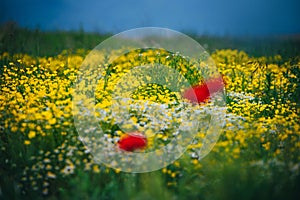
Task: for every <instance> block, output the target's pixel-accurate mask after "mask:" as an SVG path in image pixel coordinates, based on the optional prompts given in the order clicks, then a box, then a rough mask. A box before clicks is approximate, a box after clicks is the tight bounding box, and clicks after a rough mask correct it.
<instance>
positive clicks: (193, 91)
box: [183, 77, 224, 103]
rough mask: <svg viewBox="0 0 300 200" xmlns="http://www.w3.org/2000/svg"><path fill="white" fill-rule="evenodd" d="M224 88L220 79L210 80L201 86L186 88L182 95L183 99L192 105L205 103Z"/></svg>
mask: <svg viewBox="0 0 300 200" xmlns="http://www.w3.org/2000/svg"><path fill="white" fill-rule="evenodd" d="M223 88H224V82H223V78H222V77H218V78H214V79H210V80H208V81H206V82H204V83H202V84H201V85H195V86H193V87H191V88H188V89H187V90H186V91H185V92H184V93H183V97H184V98H186V99H188V100H189V101H191V102H192V103H203V102H206V101H207V100H208V99H209V97H210V95H211V94H213V93H216V92H219V91H222V90H223Z"/></svg>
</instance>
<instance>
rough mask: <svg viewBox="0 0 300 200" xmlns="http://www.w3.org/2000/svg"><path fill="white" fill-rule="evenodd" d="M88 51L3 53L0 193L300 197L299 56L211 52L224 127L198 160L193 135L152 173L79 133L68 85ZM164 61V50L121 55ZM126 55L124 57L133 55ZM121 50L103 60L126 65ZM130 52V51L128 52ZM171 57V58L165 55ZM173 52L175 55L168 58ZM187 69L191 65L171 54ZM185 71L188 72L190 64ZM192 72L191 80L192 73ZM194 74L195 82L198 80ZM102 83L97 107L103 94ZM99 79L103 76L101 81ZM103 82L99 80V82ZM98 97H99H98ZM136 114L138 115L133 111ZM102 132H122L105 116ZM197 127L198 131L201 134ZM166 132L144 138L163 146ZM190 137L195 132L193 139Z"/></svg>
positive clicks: (166, 97)
mask: <svg viewBox="0 0 300 200" xmlns="http://www.w3.org/2000/svg"><path fill="white" fill-rule="evenodd" d="M88 52H89V51H87V50H84V49H78V50H76V51H75V52H72V53H70V52H69V51H63V52H62V53H60V54H58V55H56V56H46V57H38V56H30V55H27V54H14V55H11V54H8V53H5V52H4V53H2V54H1V55H0V102H1V104H0V119H1V120H0V136H1V140H0V148H1V149H0V198H4V199H12V198H17V199H23V198H48V199H56V198H60V199H121V198H122V199H254V198H256V199H297V196H298V197H299V196H300V192H299V190H298V189H299V187H300V125H299V121H300V115H299V111H300V107H299V103H300V102H299V98H300V97H299V95H300V85H299V83H300V59H299V58H295V57H294V58H288V59H283V58H282V57H281V56H280V55H276V56H272V57H264V56H262V57H251V56H249V55H247V53H245V52H243V51H238V50H230V49H224V50H217V51H215V52H214V53H212V54H211V57H212V58H213V60H214V61H215V63H216V66H217V68H218V70H219V73H220V74H222V76H223V79H224V82H225V91H226V92H225V97H226V99H225V101H226V105H227V112H226V117H225V118H224V123H225V126H224V128H223V130H222V132H221V135H220V138H219V140H218V142H217V143H216V145H215V146H214V147H213V149H212V151H211V152H210V153H209V154H208V155H207V156H206V157H204V158H203V159H200V160H199V156H198V155H197V153H196V152H197V149H199V148H201V144H199V143H197V142H193V143H191V144H190V145H189V147H188V150H187V151H186V152H185V153H184V154H183V156H182V157H181V158H180V159H178V160H177V161H175V162H174V163H172V164H171V165H169V166H167V167H165V168H163V169H161V170H159V171H154V172H149V173H145V174H131V173H125V172H121V171H120V170H118V169H112V168H108V167H106V166H105V165H101V164H97V163H95V162H94V161H93V158H92V155H91V154H90V152H89V150H88V149H87V148H86V147H85V146H84V145H83V144H82V142H81V141H80V140H79V138H78V133H77V131H76V128H75V126H74V119H73V113H72V94H73V90H74V84H75V82H76V78H77V75H78V69H79V67H80V66H81V64H82V62H83V60H84V59H85V56H86V55H87V54H88ZM127 56H129V57H130V59H132V60H133V61H132V60H131V61H132V62H131V63H134V61H135V60H138V61H139V62H148V63H151V62H158V60H159V62H162V63H165V64H168V65H171V66H172V62H171V63H168V59H167V58H169V57H170V55H169V54H168V52H158V51H155V50H149V51H146V52H143V54H142V56H141V53H140V52H133V54H132V55H130V54H129V55H127ZM140 57H142V58H140ZM130 59H129V60H130ZM122 60H126V59H122V58H120V59H119V61H118V62H117V63H115V65H113V66H112V67H111V69H110V76H108V77H109V79H110V80H109V81H110V82H109V83H111V82H112V80H113V79H114V78H116V77H115V76H114V75H113V74H114V73H122V72H126V68H128V63H126V62H122ZM127 60H128V58H127ZM171 60H172V59H171ZM173 60H174V59H173ZM175 60H177V61H176V62H178V63H173V65H174V66H180V68H179V69H180V70H183V73H186V74H188V75H187V76H189V75H190V76H193V77H194V76H196V75H195V74H197V73H194V71H193V68H191V67H190V66H189V65H188V64H186V63H184V62H182V61H181V60H180V59H175ZM190 72H192V73H190ZM193 80H195V79H193ZM197 81H201V80H198V79H197ZM109 83H108V82H103V83H99V84H100V86H101V87H100V86H99V88H100V89H98V90H97V93H96V98H97V101H96V106H98V107H101V108H103V109H105V108H106V107H107V106H108V105H109V104H110V102H109V101H106V100H105V98H104V97H105V96H106V95H109V93H108V92H107V91H109V87H110V85H109ZM101 84H103V85H101ZM101 88H105V90H102V89H101ZM140 91H141V92H140V93H136V94H133V95H134V98H137V99H150V100H151V101H154V102H158V103H165V102H169V101H172V100H174V99H175V100H176V99H177V98H178V94H176V93H172V92H171V91H169V90H168V89H166V88H163V87H157V86H154V85H148V86H147V88H140ZM103 99H104V100H103ZM133 120H138V119H136V118H134V119H133ZM103 121H104V122H105V123H104V122H103V124H102V126H105V130H106V133H107V137H108V138H111V141H118V140H119V138H121V137H122V135H124V133H122V132H121V131H120V130H118V129H116V128H115V127H114V126H113V125H112V123H113V122H112V120H111V119H110V118H109V117H108V118H106V119H103ZM201 134H202V133H201V131H200V132H199V133H198V134H197V136H196V137H198V138H201V137H202V135H201ZM166 141H168V134H165V135H164V134H160V135H157V137H155V138H154V139H153V140H152V141H150V143H151V144H152V145H154V144H158V145H164V144H165V142H166ZM196 141H197V140H196Z"/></svg>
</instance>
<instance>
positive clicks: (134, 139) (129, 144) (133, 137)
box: [118, 132, 147, 151]
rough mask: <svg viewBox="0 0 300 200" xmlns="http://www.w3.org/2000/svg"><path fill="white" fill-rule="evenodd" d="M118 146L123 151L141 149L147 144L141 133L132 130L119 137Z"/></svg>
mask: <svg viewBox="0 0 300 200" xmlns="http://www.w3.org/2000/svg"><path fill="white" fill-rule="evenodd" d="M118 146H119V148H120V149H122V150H124V151H134V150H137V149H143V148H145V147H146V146H147V138H146V137H144V136H143V135H142V134H141V133H137V132H133V133H130V134H126V135H124V136H123V137H121V139H120V140H119V142H118Z"/></svg>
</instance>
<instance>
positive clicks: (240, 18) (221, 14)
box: [0, 0, 300, 36]
mask: <svg viewBox="0 0 300 200" xmlns="http://www.w3.org/2000/svg"><path fill="white" fill-rule="evenodd" d="M2 1H3V0H2ZM299 8H300V1H298V0H228V1H223V0H212V1H203V0H186V1H180V0H173V1H167V0H143V1H137V0H127V1H117V0H100V1H99V0H85V1H83V0H45V1H40V0H4V2H2V6H1V15H0V17H1V23H5V22H6V21H15V22H17V23H18V24H19V25H20V26H21V27H28V28H39V29H41V30H79V29H84V30H85V31H88V32H91V31H92V32H100V33H117V32H121V31H125V30H128V29H132V28H137V27H142V26H158V27H165V28H170V29H174V30H177V31H184V32H191V33H195V34H209V35H219V36H220V35H221V36H223V35H230V36H252V35H253V36H273V35H291V34H298V33H300V25H299V23H300V12H299Z"/></svg>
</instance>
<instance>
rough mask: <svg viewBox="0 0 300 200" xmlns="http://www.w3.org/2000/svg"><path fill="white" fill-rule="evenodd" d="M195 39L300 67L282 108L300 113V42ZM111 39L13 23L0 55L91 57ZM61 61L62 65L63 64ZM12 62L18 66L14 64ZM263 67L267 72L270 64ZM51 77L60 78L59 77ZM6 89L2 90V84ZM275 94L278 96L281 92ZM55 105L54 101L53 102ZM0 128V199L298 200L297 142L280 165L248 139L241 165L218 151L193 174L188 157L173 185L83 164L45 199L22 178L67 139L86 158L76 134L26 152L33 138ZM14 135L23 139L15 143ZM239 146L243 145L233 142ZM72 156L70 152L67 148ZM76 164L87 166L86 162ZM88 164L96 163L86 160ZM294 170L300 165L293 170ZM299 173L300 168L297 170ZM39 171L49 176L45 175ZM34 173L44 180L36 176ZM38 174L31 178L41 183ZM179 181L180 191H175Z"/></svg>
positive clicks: (152, 176) (1, 38) (165, 179)
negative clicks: (294, 107)
mask: <svg viewBox="0 0 300 200" xmlns="http://www.w3.org/2000/svg"><path fill="white" fill-rule="evenodd" d="M189 35H191V36H192V37H193V38H194V39H196V40H197V41H198V42H199V43H200V44H201V45H203V46H204V47H205V48H207V50H208V51H209V52H210V53H213V52H215V51H216V50H218V49H226V48H230V49H238V50H244V51H246V52H247V53H248V55H250V57H251V58H252V57H260V56H265V57H269V56H274V55H277V54H280V55H281V56H282V57H283V60H282V61H280V63H278V64H279V65H280V64H283V63H284V62H285V61H288V60H290V62H294V63H291V64H290V65H291V66H295V67H291V68H290V69H289V70H290V71H289V73H287V74H286V76H289V74H295V75H296V76H295V77H294V78H290V79H289V80H291V82H292V83H295V84H297V85H298V86H297V89H296V90H295V92H294V93H293V94H289V93H287V94H286V96H284V99H283V100H282V102H284V101H285V100H291V102H296V103H297V106H298V108H299V99H300V97H299V94H300V90H299V88H300V87H299V77H300V72H299V67H298V68H297V67H296V66H297V62H298V61H299V59H298V58H297V56H299V55H300V38H299V37H295V36H293V37H288V38H284V37H273V38H246V37H244V38H232V37H214V36H196V35H193V34H189ZM109 36H110V35H109V34H107V35H102V34H99V33H86V32H84V31H83V30H81V31H73V32H64V31H53V32H43V31H40V30H29V29H24V28H20V27H18V26H16V25H15V24H13V23H10V24H6V25H3V26H1V27H0V54H2V53H4V52H8V53H9V54H10V55H14V54H18V53H23V54H29V55H31V56H33V57H49V56H54V57H55V56H57V55H58V54H60V53H61V52H62V51H63V50H68V51H67V52H68V53H70V54H72V53H74V52H76V50H77V49H87V50H91V49H93V48H94V47H95V46H96V45H98V44H99V43H100V42H101V41H103V40H105V39H106V38H108V37H109ZM81 56H84V55H81ZM55 58H56V57H55ZM56 59H57V60H59V59H58V58H56ZM293 60H294V61H293ZM10 61H11V60H0V64H1V65H0V67H1V69H0V72H1V73H0V74H1V76H2V75H3V74H4V70H3V68H2V67H3V65H9V62H10ZM13 61H14V62H16V61H15V60H13ZM228 64H232V63H228ZM259 65H260V67H262V66H263V65H264V64H259ZM292 70H294V71H292ZM58 76H62V79H65V78H66V77H64V75H63V73H59V74H58ZM52 78H53V79H55V76H54V77H52ZM262 79H263V80H264V81H268V79H270V80H269V82H271V79H272V76H270V77H266V80H265V79H264V78H262ZM2 80H4V79H1V81H2ZM0 84H4V82H0ZM0 86H1V87H2V85H0ZM0 89H2V88H0ZM267 89H268V88H266V91H265V96H264V98H262V101H263V103H265V104H269V103H270V102H271V101H270V98H271V97H274V98H277V97H278V94H277V93H274V92H270V91H269V90H267ZM272 91H275V89H273V90H272ZM1 92H2V90H1ZM24 92H25V91H24ZM297 98H298V101H297ZM49 99H51V98H49ZM53 101H55V99H54V100H53ZM52 103H53V102H52ZM54 103H55V102H54ZM7 112H9V111H7ZM274 112H275V111H274V110H271V111H270V113H274ZM0 114H2V113H0ZM10 114H11V113H10ZM258 114H259V115H261V116H258V117H257V118H260V117H262V116H264V115H265V116H266V117H268V116H271V115H269V114H268V113H267V114H266V113H263V112H262V113H258ZM287 115H288V114H287ZM298 116H299V113H298ZM11 124H13V122H11ZM0 126H1V127H0V137H1V143H0V144H1V147H0V148H1V150H0V151H1V152H0V199H44V198H45V199H206V200H207V199H208V200H218V199H220V200H223V199H225V200H226V199H228V200H234V199H256V200H259V199H278V200H279V199H298V198H299V197H300V192H299V187H300V175H299V173H294V172H292V171H291V169H294V168H295V169H294V170H295V171H297V170H298V171H299V166H300V165H299V155H300V154H299V149H296V150H295V153H294V155H289V144H288V142H293V140H292V139H291V140H287V141H285V142H286V144H284V145H285V146H284V147H285V148H286V149H284V148H283V149H282V151H283V152H285V153H286V154H285V155H286V156H285V157H283V158H281V157H280V158H281V161H282V162H278V160H277V159H273V157H272V155H271V154H272V153H273V152H272V149H271V150H270V151H266V150H264V149H263V148H262V147H261V143H260V141H259V140H257V138H256V140H255V139H253V138H247V140H248V139H249V141H251V142H252V143H250V144H249V146H247V147H246V148H244V149H242V150H241V155H240V157H239V158H236V159H233V158H232V157H231V155H229V153H228V154H227V153H226V151H225V149H224V150H222V149H221V148H219V149H221V150H220V151H219V152H218V151H212V152H211V153H210V154H209V155H208V156H206V157H205V158H204V159H202V160H201V161H200V164H201V166H202V167H201V168H199V169H195V168H194V166H193V164H192V163H191V158H190V156H189V155H187V154H184V155H183V156H182V157H181V158H180V159H179V163H180V166H176V165H171V166H169V167H168V168H167V169H168V170H171V171H172V172H178V173H179V174H178V175H176V177H175V178H172V177H171V176H170V175H168V174H166V173H163V172H162V171H161V170H159V171H155V172H150V173H144V174H130V173H123V172H119V173H117V172H115V171H114V170H111V169H108V168H106V167H105V166H104V165H100V168H101V173H93V171H91V170H90V171H85V170H83V168H84V167H83V166H82V165H78V166H77V167H76V169H75V171H74V174H71V175H69V176H66V177H62V176H57V178H56V179H47V180H46V181H47V182H49V183H50V184H51V185H50V186H49V188H48V189H49V193H48V194H47V195H43V194H41V193H42V192H41V191H40V190H39V191H33V190H32V188H31V185H30V184H31V183H32V181H31V180H29V181H28V180H27V181H24V184H28V185H25V187H24V188H25V189H24V190H22V189H20V188H19V187H18V186H19V182H20V179H21V178H22V177H23V174H22V173H21V172H23V170H24V168H25V167H32V165H33V164H34V162H35V161H42V160H43V159H44V157H43V156H44V153H45V152H46V151H52V149H54V148H56V147H57V146H59V145H61V143H63V142H64V141H63V140H65V139H67V140H66V141H67V142H66V144H70V146H71V145H73V146H76V145H77V146H76V147H77V148H78V151H82V152H83V151H84V148H83V145H82V144H78V140H77V133H76V130H75V127H74V126H73V125H70V127H69V129H70V130H69V132H70V135H68V136H66V137H62V136H61V137H60V138H58V137H57V138H56V137H54V136H53V135H54V134H53V135H51V136H47V137H44V138H47V139H48V140H47V141H44V142H43V141H38V142H36V143H35V144H37V145H38V146H34V145H31V146H24V145H23V140H24V138H25V137H26V136H25V134H27V133H22V132H20V131H19V132H16V133H13V132H11V131H10V130H6V129H4V128H3V127H4V119H3V120H2V119H0ZM283 128H286V127H283ZM54 131H57V132H59V131H60V130H59V129H57V130H56V129H55V130H54ZM255 131H256V130H255ZM14 134H16V135H17V134H19V135H21V136H20V137H17V136H16V135H14ZM22 134H24V135H22ZM295 134H296V133H295ZM21 137H24V138H21ZM272 137H275V136H274V135H272V134H270V138H271V139H270V140H271V141H274V144H272V145H273V146H276V145H277V144H275V143H277V142H278V141H277V140H276V138H275V139H274V140H273V139H272ZM41 138H42V139H43V137H40V138H39V139H41ZM266 138H267V137H266ZM295 138H296V137H295ZM297 139H298V141H300V140H299V137H297ZM220 141H226V136H225V135H222V136H221V137H220ZM235 142H237V141H235ZM10 144H12V145H10ZM233 145H238V144H237V143H234V144H233ZM52 147H53V148H52ZM293 147H294V146H293ZM41 149H43V150H44V153H42V154H39V153H38V152H39V150H41ZM66 150H68V149H67V148H66ZM297 153H298V154H297ZM291 154H293V153H291ZM32 155H34V156H35V159H32V160H31V156H32ZM297 155H298V157H297ZM51 156H53V160H55V159H57V157H58V156H57V154H56V153H54V152H51ZM39 157H41V158H39ZM74 157H75V156H74ZM78 158H79V159H80V160H82V159H83V158H84V156H82V157H78ZM39 159H40V160H39ZM51 159H52V157H51ZM88 159H91V158H90V157H88ZM74 160H75V158H74ZM252 161H258V163H252V164H249V163H251V162H252ZM55 162H56V163H55ZM55 162H54V163H55V164H56V165H57V166H59V165H63V164H65V163H59V162H58V161H55ZM295 163H296V164H298V165H295ZM51 164H53V163H51ZM297 166H298V169H296V168H297ZM293 167H294V168H293ZM41 171H42V173H45V174H46V172H45V171H43V170H41ZM30 172H32V171H30ZM36 174H38V172H37V173H36ZM36 174H33V175H32V176H36ZM45 174H43V175H45ZM30 175H31V174H29V175H28V177H29V179H30ZM45 176H46V175H45ZM34 178H35V177H34ZM34 180H35V179H34ZM39 181H41V182H39V183H38V184H40V185H42V184H43V181H44V180H39ZM174 182H175V183H176V185H175V184H174V185H172V184H173V183H174Z"/></svg>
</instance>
